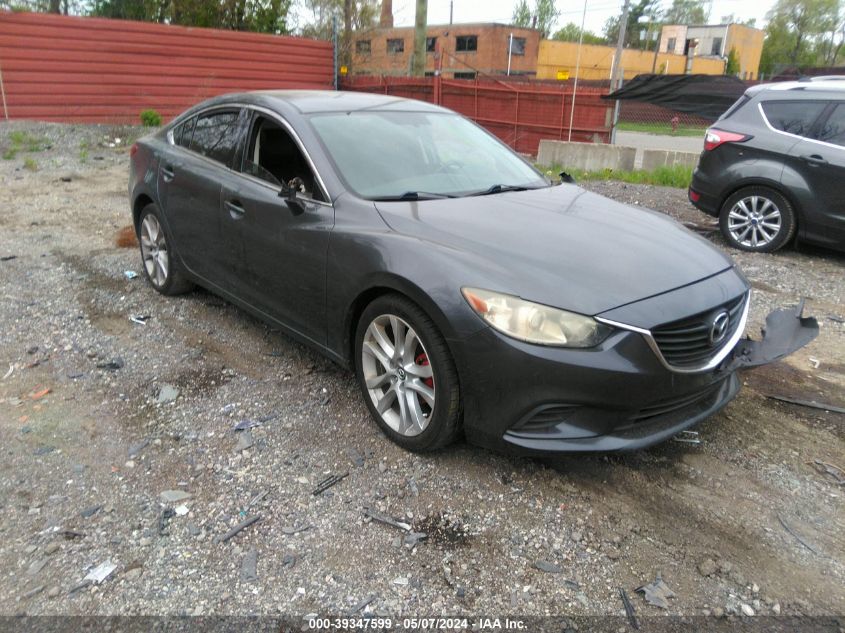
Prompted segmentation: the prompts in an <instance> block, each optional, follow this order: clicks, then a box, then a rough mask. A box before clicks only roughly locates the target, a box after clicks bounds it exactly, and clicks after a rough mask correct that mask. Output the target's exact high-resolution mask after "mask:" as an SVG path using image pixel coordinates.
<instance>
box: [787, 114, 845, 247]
mask: <svg viewBox="0 0 845 633" xmlns="http://www.w3.org/2000/svg"><path fill="white" fill-rule="evenodd" d="M812 136H813V138H807V139H804V140H802V141H801V142H800V143H798V144H797V145H795V146H794V147H793V148H792V151H791V152H790V154H791V160H792V163H793V164H795V165H800V167H801V170H802V171H801V173H802V174H803V176H804V180H805V182H806V187H807V189H808V190H809V196H810V197H811V202H810V203H809V204H806V205H804V206H803V212H804V213H803V217H804V223H803V226H802V227H801V228H802V231H801V235H802V237H803V238H805V239H808V240H812V241H813V242H820V243H822V244H830V245H831V246H838V247H839V248H842V247H843V246H845V102H833V103H831V104H830V106H829V107H828V108H827V110H826V111H825V114H824V116H823V117H822V119H821V121H820V123H819V125H817V126H816V129H815V130H814V133H813V135H812Z"/></svg>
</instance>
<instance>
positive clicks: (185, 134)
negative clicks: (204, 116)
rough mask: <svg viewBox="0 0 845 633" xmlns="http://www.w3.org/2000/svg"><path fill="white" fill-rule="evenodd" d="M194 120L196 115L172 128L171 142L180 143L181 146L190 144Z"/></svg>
mask: <svg viewBox="0 0 845 633" xmlns="http://www.w3.org/2000/svg"><path fill="white" fill-rule="evenodd" d="M196 120H197V118H196V117H191V118H190V119H188V120H187V121H185V122H184V123H180V124H179V125H177V126H176V127H175V128H174V130H173V142H174V143H176V145H181V146H182V147H190V146H191V137H192V136H193V134H194V123H195V122H196Z"/></svg>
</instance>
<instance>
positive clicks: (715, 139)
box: [704, 128, 751, 152]
mask: <svg viewBox="0 0 845 633" xmlns="http://www.w3.org/2000/svg"><path fill="white" fill-rule="evenodd" d="M750 138H751V137H750V136H748V134H737V133H736V132H726V131H725V130H717V129H716V128H710V129H709V130H707V133H706V134H705V135H704V151H705V152H711V151H713V150H714V149H716V148H717V147H719V145H721V144H722V143H742V142H743V141H747V140H748V139H750Z"/></svg>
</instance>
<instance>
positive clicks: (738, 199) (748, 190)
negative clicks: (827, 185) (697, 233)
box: [719, 186, 797, 253]
mask: <svg viewBox="0 0 845 633" xmlns="http://www.w3.org/2000/svg"><path fill="white" fill-rule="evenodd" d="M719 228H720V229H721V231H722V235H724V236H725V239H726V240H727V241H728V244H730V245H731V246H733V247H734V248H738V249H740V250H743V251H750V252H752V253H772V252H774V251H776V250H778V249H779V248H782V247H783V246H784V245H785V244H787V243H788V242H789V241H790V240H791V239H792V238H793V237H794V235H795V230H796V228H797V222H796V218H795V210H794V209H793V207H792V204H791V203H790V202H789V200H787V199H786V198H785V197H784V196H783V195H781V194H780V193H778V192H777V191H775V190H774V189H771V188H769V187H758V186H755V187H745V188H744V189H740V190H739V191H737V192H736V193H734V194H733V195H732V196H730V197H729V198H728V199H727V200H725V203H724V204H723V205H722V209H721V211H720V212H719Z"/></svg>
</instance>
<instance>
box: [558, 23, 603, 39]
mask: <svg viewBox="0 0 845 633" xmlns="http://www.w3.org/2000/svg"><path fill="white" fill-rule="evenodd" d="M580 36H581V27H579V26H578V25H577V24H575V23H574V22H569V23H568V24H566V25H565V26H563V27H562V28H560V29H558V31H557V32H556V33H555V34H554V35H553V36H552V39H553V40H557V41H558V42H577V41H579V39H580ZM583 41H584V44H607V40H605V39H604V38H603V37H602V36H601V35H596V34H595V33H593V32H592V31H587V30H584V40H583Z"/></svg>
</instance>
